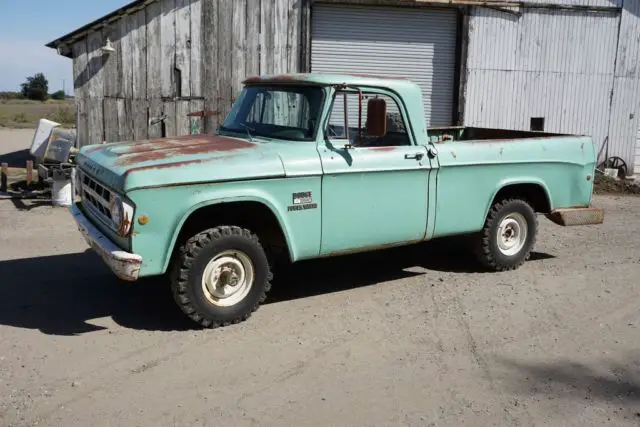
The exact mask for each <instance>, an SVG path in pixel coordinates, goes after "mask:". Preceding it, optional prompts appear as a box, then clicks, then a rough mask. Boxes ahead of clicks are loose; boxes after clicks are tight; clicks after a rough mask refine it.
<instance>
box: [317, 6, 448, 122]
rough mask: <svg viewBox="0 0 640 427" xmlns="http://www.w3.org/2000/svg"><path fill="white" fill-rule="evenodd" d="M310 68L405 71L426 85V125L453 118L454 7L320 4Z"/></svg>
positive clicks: (380, 72) (397, 73) (388, 73)
mask: <svg viewBox="0 0 640 427" xmlns="http://www.w3.org/2000/svg"><path fill="white" fill-rule="evenodd" d="M311 25H312V30H311V31H312V32H311V71H312V72H315V73H318V72H326V73H365V74H377V75H383V76H400V77H406V78H409V79H411V80H412V81H414V82H415V83H417V84H418V85H419V86H420V88H421V89H422V91H423V98H424V104H425V116H426V120H427V126H448V125H451V124H453V116H454V114H453V106H454V97H455V93H456V88H455V73H456V40H457V13H456V11H455V10H454V9H432V8H399V7H367V6H343V5H323V4H316V5H314V6H313V9H312V23H311Z"/></svg>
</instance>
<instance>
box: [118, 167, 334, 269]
mask: <svg viewBox="0 0 640 427" xmlns="http://www.w3.org/2000/svg"><path fill="white" fill-rule="evenodd" d="M300 191H311V192H312V195H313V198H314V202H315V203H317V208H316V209H308V210H304V211H294V212H289V211H288V210H287V207H288V206H289V205H291V203H292V194H293V193H296V192H300ZM319 197H320V178H319V177H302V178H286V179H285V178H282V179H268V180H259V181H241V182H227V183H217V184H200V185H186V186H175V187H165V188H150V189H145V190H140V191H133V192H131V193H130V198H131V199H132V200H133V202H134V203H135V204H136V207H137V209H136V218H135V219H134V231H133V233H132V248H133V251H134V253H138V254H140V255H142V256H143V259H144V261H143V265H142V268H141V272H140V275H141V276H150V275H158V274H164V273H165V272H166V271H167V269H168V268H169V262H170V258H171V254H172V252H173V248H174V246H175V244H176V242H177V239H178V235H179V233H180V230H181V228H182V226H183V225H184V224H185V222H186V221H187V219H188V218H189V216H190V215H191V214H193V213H194V212H195V211H197V210H198V209H201V208H203V207H206V206H213V205H216V204H220V203H230V202H246V201H250V202H257V203H262V204H263V205H264V206H266V207H267V208H268V209H270V210H271V212H273V214H274V216H275V217H276V219H277V221H278V223H279V225H280V227H281V229H282V231H283V234H284V236H285V239H286V243H287V247H288V249H289V253H290V255H291V259H292V261H296V260H299V259H304V258H311V257H314V256H317V255H318V254H319V251H320V225H321V222H320V200H319ZM315 199H317V200H315ZM140 215H147V216H148V217H149V218H150V219H149V222H148V223H147V224H146V225H144V226H141V225H139V223H138V222H137V218H138V217H139V216H140ZM215 225H216V224H212V226H215Z"/></svg>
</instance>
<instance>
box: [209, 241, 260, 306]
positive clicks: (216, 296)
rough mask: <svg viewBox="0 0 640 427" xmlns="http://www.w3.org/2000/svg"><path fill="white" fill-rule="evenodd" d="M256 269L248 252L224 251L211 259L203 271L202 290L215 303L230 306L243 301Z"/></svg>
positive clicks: (249, 288)
mask: <svg viewBox="0 0 640 427" xmlns="http://www.w3.org/2000/svg"><path fill="white" fill-rule="evenodd" d="M254 279H255V270H254V268H253V263H252V262H251V259H250V258H249V256H248V255H247V254H245V253H244V252H242V251H235V250H234V251H224V252H221V253H219V254H218V255H216V256H215V257H214V258H212V259H211V261H209V263H208V264H207V266H206V267H205V269H204V272H203V273H202V290H203V291H204V294H205V296H206V297H207V299H208V300H209V302H211V303H212V304H214V305H217V306H219V307H230V306H232V305H235V304H237V303H239V302H240V301H242V300H243V299H244V298H245V297H246V296H247V294H248V293H249V291H250V290H251V287H252V286H253V281H254Z"/></svg>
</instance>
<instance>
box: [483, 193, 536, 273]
mask: <svg viewBox="0 0 640 427" xmlns="http://www.w3.org/2000/svg"><path fill="white" fill-rule="evenodd" d="M537 234H538V218H537V216H536V213H535V211H534V210H533V208H532V207H531V205H530V204H529V203H527V202H526V201H524V200H521V199H505V200H501V201H499V202H497V203H495V204H494V205H493V206H492V207H491V210H490V211H489V215H487V219H486V221H485V224H484V227H483V229H482V231H481V232H480V234H479V236H478V237H477V240H476V244H475V253H476V257H477V258H478V260H479V261H480V263H481V264H482V265H483V266H484V267H486V268H488V269H491V270H494V271H507V270H515V269H517V268H519V267H520V266H521V265H522V264H524V263H525V262H526V261H527V260H528V259H529V257H530V256H531V251H532V250H533V247H534V245H535V242H536V238H537Z"/></svg>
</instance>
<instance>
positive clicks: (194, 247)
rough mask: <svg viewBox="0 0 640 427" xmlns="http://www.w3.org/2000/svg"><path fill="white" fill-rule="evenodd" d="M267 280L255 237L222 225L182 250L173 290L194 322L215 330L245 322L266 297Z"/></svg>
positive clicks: (264, 261) (264, 259) (266, 267)
mask: <svg viewBox="0 0 640 427" xmlns="http://www.w3.org/2000/svg"><path fill="white" fill-rule="evenodd" d="M271 279H272V274H271V270H270V268H269V263H268V261H267V256H266V254H265V251H264V250H263V248H262V245H261V244H260V241H259V240H258V237H257V236H256V235H255V234H253V233H251V231H249V230H246V229H242V228H239V227H233V226H220V227H215V228H212V229H209V230H205V231H203V232H201V233H198V234H196V235H195V236H193V237H191V238H190V239H189V240H187V242H186V243H185V244H184V245H183V246H182V247H181V248H180V253H179V256H178V258H177V259H176V262H175V265H174V269H173V277H172V281H171V284H172V286H171V288H172V292H173V296H174V299H175V301H176V303H177V304H178V306H179V307H180V309H181V310H182V311H183V312H184V313H185V314H186V315H187V316H188V317H189V318H190V319H191V320H192V321H194V322H196V323H198V324H199V325H201V326H203V327H205V328H217V327H220V326H228V325H231V324H235V323H240V322H243V321H245V320H247V319H248V318H249V317H250V316H251V314H252V313H253V312H254V311H256V310H257V309H258V307H259V306H260V304H261V303H262V302H264V300H265V299H266V294H267V292H269V290H270V289H271Z"/></svg>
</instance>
